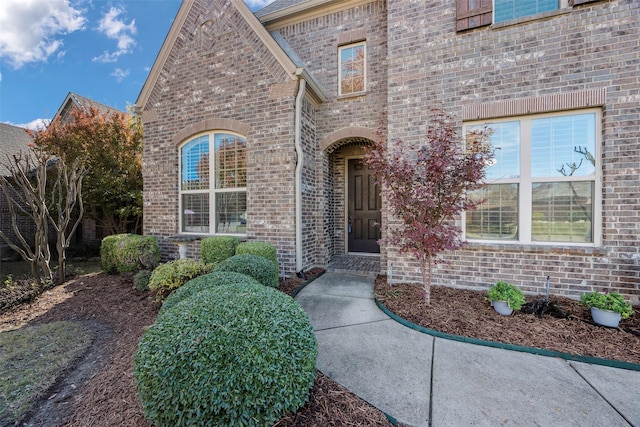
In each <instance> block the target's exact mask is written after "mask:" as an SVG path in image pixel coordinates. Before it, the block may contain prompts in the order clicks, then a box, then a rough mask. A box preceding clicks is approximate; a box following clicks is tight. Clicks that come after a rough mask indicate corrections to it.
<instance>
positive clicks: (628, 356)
mask: <svg viewBox="0 0 640 427" xmlns="http://www.w3.org/2000/svg"><path fill="white" fill-rule="evenodd" d="M375 292H376V296H377V298H378V300H379V301H380V302H382V304H383V305H384V306H385V307H387V308H388V309H389V310H391V311H392V312H393V313H395V314H397V315H398V316H400V317H402V318H403V319H406V320H408V321H410V322H412V323H415V324H417V325H420V326H424V327H426V328H430V329H435V330H437V331H440V332H445V333H449V334H454V335H461V336H466V337H472V338H479V339H483V340H489V341H497V342H503V343H509V344H516V345H523V346H527V347H537V348H541V349H546V350H553V351H559V352H563V353H570V354H578V355H583V356H591V357H599V358H604V359H613V360H620V361H624V362H631V363H639V364H640V308H638V307H635V313H634V314H633V315H632V316H631V317H630V318H628V319H626V320H622V321H621V322H620V327H619V328H618V329H612V328H606V327H604V326H598V325H595V324H594V323H592V322H591V314H590V311H589V309H588V308H587V307H584V306H582V305H580V303H579V302H578V301H575V300H572V299H569V298H562V297H554V296H551V298H550V301H551V302H552V303H555V304H556V306H557V307H558V308H560V309H561V310H563V311H565V312H568V313H569V314H570V315H569V317H568V318H562V317H561V318H559V317H555V316H553V315H550V314H545V315H543V316H541V317H540V316H537V315H535V314H525V313H522V312H515V313H514V314H513V315H511V316H502V315H500V314H498V313H496V312H495V310H494V309H493V307H491V305H490V303H489V301H488V300H487V299H486V295H487V293H486V292H480V291H465V290H460V289H452V288H446V287H442V286H432V287H431V305H430V306H428V305H427V304H426V303H425V302H424V299H423V297H422V295H423V288H422V286H421V285H418V284H413V285H396V286H394V287H392V288H390V287H389V285H388V284H387V279H386V276H379V277H378V279H377V280H376V288H375ZM543 298H544V297H543V296H527V302H531V301H534V300H540V299H543Z"/></svg>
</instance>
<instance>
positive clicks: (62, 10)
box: [0, 0, 86, 69]
mask: <svg viewBox="0 0 640 427" xmlns="http://www.w3.org/2000/svg"><path fill="white" fill-rule="evenodd" d="M83 13H84V11H83V10H79V9H76V8H74V7H73V6H71V4H70V2H69V0H2V1H1V2H0V28H2V31H0V57H5V58H7V60H8V62H9V63H10V64H11V65H12V66H13V67H14V68H16V69H17V68H20V67H22V66H23V65H25V64H28V63H31V62H40V61H46V60H47V59H48V58H49V56H51V55H53V54H54V53H55V52H56V51H57V50H58V49H60V48H61V47H62V45H63V44H64V43H63V39H62V38H61V36H63V35H65V34H69V33H72V32H74V31H78V30H83V29H84V28H85V23H86V18H85V17H84V16H83Z"/></svg>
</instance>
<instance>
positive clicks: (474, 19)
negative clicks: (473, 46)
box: [456, 0, 601, 31]
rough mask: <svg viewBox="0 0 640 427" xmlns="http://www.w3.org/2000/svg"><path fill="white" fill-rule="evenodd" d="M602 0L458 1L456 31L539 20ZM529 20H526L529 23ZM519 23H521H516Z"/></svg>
mask: <svg viewBox="0 0 640 427" xmlns="http://www.w3.org/2000/svg"><path fill="white" fill-rule="evenodd" d="M597 1H601V0H456V31H465V30H469V29H472V28H478V27H483V26H485V25H491V24H498V23H501V22H507V21H511V20H514V19H518V18H523V17H531V18H530V19H537V18H540V17H543V16H548V15H549V14H548V13H547V14H545V15H539V16H536V15H538V14H543V13H545V12H550V11H554V10H561V9H565V10H569V8H570V7H575V6H579V5H582V4H585V3H592V2H597ZM528 19H529V18H527V19H524V20H525V21H527V20H528ZM516 22H519V21H516Z"/></svg>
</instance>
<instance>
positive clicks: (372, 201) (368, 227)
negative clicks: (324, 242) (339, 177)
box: [347, 159, 381, 253]
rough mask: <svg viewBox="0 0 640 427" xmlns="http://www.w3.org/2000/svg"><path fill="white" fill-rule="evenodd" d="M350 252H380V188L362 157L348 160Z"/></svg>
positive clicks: (348, 231) (348, 230)
mask: <svg viewBox="0 0 640 427" xmlns="http://www.w3.org/2000/svg"><path fill="white" fill-rule="evenodd" d="M348 186H349V187H348V189H347V198H348V203H347V205H348V212H347V214H348V218H347V233H348V248H349V252H369V253H380V246H379V245H378V240H379V239H380V226H379V225H378V224H380V205H381V199H380V191H379V189H378V186H377V185H376V183H375V179H374V177H373V175H372V174H371V172H370V171H369V169H368V168H367V167H366V166H365V165H364V163H362V160H361V159H349V160H348Z"/></svg>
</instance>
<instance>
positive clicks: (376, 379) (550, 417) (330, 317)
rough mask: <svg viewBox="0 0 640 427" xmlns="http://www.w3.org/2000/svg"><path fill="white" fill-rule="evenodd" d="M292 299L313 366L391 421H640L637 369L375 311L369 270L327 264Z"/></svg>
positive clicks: (464, 423) (427, 423)
mask: <svg viewBox="0 0 640 427" xmlns="http://www.w3.org/2000/svg"><path fill="white" fill-rule="evenodd" d="M296 299H297V301H298V302H299V303H300V304H301V305H302V307H304V309H305V310H306V311H307V313H308V314H309V318H310V319H311V323H312V325H313V327H314V329H315V333H316V337H317V339H318V346H319V352H318V361H317V368H318V369H319V370H320V371H321V372H323V373H324V374H326V375H327V376H329V377H330V378H332V379H333V380H335V381H336V382H338V383H340V384H342V385H343V386H345V387H346V388H348V389H349V390H350V391H352V392H353V393H355V394H357V395H358V396H360V397H361V398H362V399H364V400H366V401H367V402H369V403H371V404H372V405H374V406H376V407H377V408H379V409H380V410H382V411H384V412H385V413H387V414H388V415H389V416H391V417H393V418H395V419H396V420H397V421H398V423H399V424H402V425H407V426H437V427H439V426H467V425H474V426H496V425H524V426H629V425H632V426H638V427H640V371H630V370H624V369H615V368H609V367H604V366H598V365H590V364H585V363H578V362H567V361H565V360H563V359H558V358H552V357H544V356H537V355H532V354H528V353H522V352H516V351H510V350H502V349H496V348H490V347H485V346H480V345H474V344H467V343H461V342H457V341H451V340H446V339H442V338H434V337H432V336H430V335H426V334H423V333H420V332H417V331H414V330H412V329H409V328H407V327H406V326H403V325H401V324H400V323H398V322H396V321H394V320H392V319H391V318H389V317H388V316H387V315H386V314H384V313H383V312H382V311H380V310H379V309H378V307H377V306H376V305H375V302H374V298H373V279H372V278H366V277H360V276H350V275H346V274H341V273H325V274H324V275H322V276H321V277H319V278H318V279H316V280H314V281H313V282H312V283H310V284H309V285H308V286H307V287H306V288H304V289H303V290H302V291H301V292H300V293H299V294H298V296H297V297H296Z"/></svg>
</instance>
